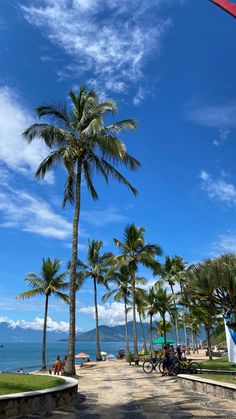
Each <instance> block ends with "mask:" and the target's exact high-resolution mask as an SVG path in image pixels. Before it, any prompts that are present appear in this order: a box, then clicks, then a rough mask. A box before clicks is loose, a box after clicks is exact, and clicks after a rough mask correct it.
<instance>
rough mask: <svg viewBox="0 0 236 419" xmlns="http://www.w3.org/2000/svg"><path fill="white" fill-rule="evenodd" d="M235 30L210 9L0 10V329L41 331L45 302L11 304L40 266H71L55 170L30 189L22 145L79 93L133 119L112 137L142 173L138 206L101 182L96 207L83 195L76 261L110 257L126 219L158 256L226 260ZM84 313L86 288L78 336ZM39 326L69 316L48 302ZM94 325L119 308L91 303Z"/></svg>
mask: <svg viewBox="0 0 236 419" xmlns="http://www.w3.org/2000/svg"><path fill="white" fill-rule="evenodd" d="M235 25H236V23H235V20H234V19H233V18H232V17H231V16H229V15H228V14H227V13H225V12H224V11H223V10H221V9H220V8H218V7H216V6H215V5H214V4H212V3H211V2H209V1H208V0H198V1H196V0H136V1H134V0H129V1H128V0H122V1H119V2H118V1H117V0H113V1H112V0H106V1H104V0H41V1H39V0H30V1H29V0H19V1H17V0H11V1H8V0H2V2H1V15H0V61H1V67H0V108H1V112H0V217H1V218H0V233H1V246H0V305H1V313H0V315H1V316H2V318H1V319H0V320H1V321H2V320H3V319H9V321H10V322H11V324H12V325H14V324H21V325H24V327H28V326H30V325H31V326H32V325H33V327H34V328H37V327H38V328H40V327H41V326H42V322H41V319H42V317H43V300H42V299H40V298H38V299H34V300H31V301H30V300H29V301H23V302H22V301H16V299H15V296H16V295H17V294H18V293H19V292H21V291H22V290H24V289H25V288H26V284H25V283H24V276H25V274H26V273H27V272H31V271H34V272H39V270H40V265H41V261H42V257H48V256H50V257H51V258H54V257H59V258H60V259H61V260H62V262H63V263H66V261H68V260H69V259H70V238H71V221H72V210H71V208H70V207H67V208H66V209H65V210H62V209H61V200H62V193H63V185H64V181H65V173H64V172H63V171H62V170H57V171H56V172H54V173H50V174H49V176H48V177H47V178H46V179H45V181H44V182H38V181H36V180H35V179H34V172H35V169H36V167H37V165H38V164H39V162H40V161H41V160H42V158H43V157H44V156H45V155H46V154H47V150H46V148H45V146H44V145H43V144H42V143H40V141H35V142H34V143H33V144H32V145H30V146H28V145H27V144H26V143H25V142H24V141H23V139H22V137H21V133H22V132H23V130H24V129H25V128H26V127H28V126H29V125H30V124H31V123H33V122H35V120H36V115H35V113H34V108H35V107H36V106H37V105H39V104H41V103H42V102H47V101H50V100H51V99H63V100H67V99H66V98H67V93H68V91H69V90H70V89H71V88H73V89H75V90H76V89H78V86H80V85H85V86H86V87H87V88H88V89H89V88H96V89H97V90H98V91H99V92H100V93H101V95H103V96H106V97H112V98H114V99H115V100H117V102H118V105H119V113H118V114H117V115H116V118H117V119H122V118H127V117H132V118H136V119H137V121H138V124H139V128H138V130H137V132H135V133H132V134H128V135H124V137H122V139H124V140H125V142H126V143H127V146H128V149H129V152H130V153H131V154H133V155H135V157H136V158H138V159H139V160H140V161H141V163H142V169H141V170H139V171H138V172H136V173H127V172H124V173H125V174H126V175H127V177H128V178H129V180H130V181H132V183H133V184H134V185H135V186H136V187H137V189H138V190H139V196H138V197H137V198H134V197H133V196H132V195H131V194H130V193H129V191H128V190H126V189H125V188H123V187H122V186H120V185H117V184H116V183H114V182H111V183H110V186H108V187H107V186H106V185H105V184H104V183H103V181H102V180H101V179H96V181H95V183H96V185H97V188H98V191H99V193H100V200H99V201H98V202H93V201H92V200H91V198H90V196H89V194H88V193H87V191H86V189H85V188H84V189H83V198H82V214H81V234H80V245H79V252H80V257H81V258H84V256H85V251H86V245H87V239H88V238H90V239H102V240H103V241H104V250H106V251H107V250H113V251H114V250H115V249H114V246H113V237H116V238H121V236H122V231H123V229H124V227H125V225H126V224H127V223H130V222H135V223H136V224H137V225H142V226H144V227H145V228H146V239H147V241H149V242H156V243H159V244H160V245H161V246H162V248H163V251H164V254H166V255H175V254H178V255H180V256H183V257H184V259H185V260H186V261H188V262H195V261H198V260H201V259H203V258H204V257H208V256H214V255H217V254H219V253H223V252H227V251H233V252H234V251H235V250H236V223H235V206H236V176H235V153H236V142H235V132H236V94H235V89H236V84H235V65H236V58H235V54H234V52H233V47H232V46H233V45H234V43H235V42H234V41H235V31H236V26H235ZM141 273H142V272H141ZM146 275H147V279H148V280H150V281H151V280H152V276H151V273H148V272H146ZM102 295H103V290H102V289H99V299H100V297H101V296H102ZM100 303H101V302H100ZM92 305H93V293H92V287H91V284H90V283H89V282H88V283H87V284H86V285H85V286H84V288H83V289H82V290H81V292H80V293H79V295H78V305H77V306H78V310H77V311H78V317H77V326H78V328H82V329H90V328H92V327H93V326H94V319H93V308H92ZM49 316H50V318H51V320H50V328H51V330H54V329H59V330H66V328H67V322H68V309H67V307H65V306H64V305H63V304H61V303H59V302H58V301H57V300H55V299H53V298H52V299H51V303H50V312H49ZM100 319H101V323H106V324H116V323H119V322H122V320H123V307H122V305H119V304H113V303H112V301H111V302H110V303H107V304H106V305H103V306H101V307H100Z"/></svg>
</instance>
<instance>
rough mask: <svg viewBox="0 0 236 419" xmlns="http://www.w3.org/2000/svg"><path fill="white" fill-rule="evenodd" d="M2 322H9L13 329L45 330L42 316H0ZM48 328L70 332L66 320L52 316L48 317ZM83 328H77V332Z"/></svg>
mask: <svg viewBox="0 0 236 419" xmlns="http://www.w3.org/2000/svg"><path fill="white" fill-rule="evenodd" d="M0 323H7V324H8V326H9V327H10V328H12V329H15V328H16V327H21V328H22V329H31V330H43V324H44V319H43V318H41V317H35V319H33V320H23V319H22V320H11V319H9V318H8V317H0ZM47 330H48V331H49V332H68V331H69V323H67V322H64V321H58V322H57V321H55V320H53V319H52V318H51V317H48V321H47ZM81 330H82V329H80V328H77V332H79V331H81Z"/></svg>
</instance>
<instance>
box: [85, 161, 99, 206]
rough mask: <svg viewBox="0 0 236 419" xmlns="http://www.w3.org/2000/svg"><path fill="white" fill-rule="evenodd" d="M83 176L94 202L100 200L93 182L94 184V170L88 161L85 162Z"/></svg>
mask: <svg viewBox="0 0 236 419" xmlns="http://www.w3.org/2000/svg"><path fill="white" fill-rule="evenodd" d="M83 169H84V170H83V174H84V179H85V182H86V184H87V187H88V190H89V192H90V193H91V196H92V198H93V199H94V200H97V199H98V194H97V191H96V189H95V188H94V185H93V182H92V174H93V173H92V168H91V165H89V163H88V161H87V160H84V162H83Z"/></svg>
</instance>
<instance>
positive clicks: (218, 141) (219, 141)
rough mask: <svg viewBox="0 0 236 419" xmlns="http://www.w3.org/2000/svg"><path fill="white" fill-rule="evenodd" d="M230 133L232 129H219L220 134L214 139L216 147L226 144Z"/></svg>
mask: <svg viewBox="0 0 236 419" xmlns="http://www.w3.org/2000/svg"><path fill="white" fill-rule="evenodd" d="M229 134H230V130H229V129H228V128H223V129H222V128H221V129H220V130H219V133H218V136H217V137H216V138H215V139H214V140H213V141H212V144H213V145H214V146H215V147H219V146H221V145H223V144H224V142H225V141H226V140H227V138H228V136H229Z"/></svg>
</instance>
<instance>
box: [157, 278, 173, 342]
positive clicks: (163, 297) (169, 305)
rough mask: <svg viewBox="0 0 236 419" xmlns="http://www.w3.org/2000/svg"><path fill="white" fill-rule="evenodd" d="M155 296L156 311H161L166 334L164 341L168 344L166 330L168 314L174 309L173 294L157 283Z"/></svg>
mask: <svg viewBox="0 0 236 419" xmlns="http://www.w3.org/2000/svg"><path fill="white" fill-rule="evenodd" d="M155 297H156V303H155V308H156V312H157V313H160V315H161V318H162V321H163V334H164V343H165V344H166V332H167V321H166V314H167V313H170V312H171V310H173V296H172V295H169V294H168V291H167V289H166V288H163V287H162V285H161V284H159V283H158V284H156V285H155Z"/></svg>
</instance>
